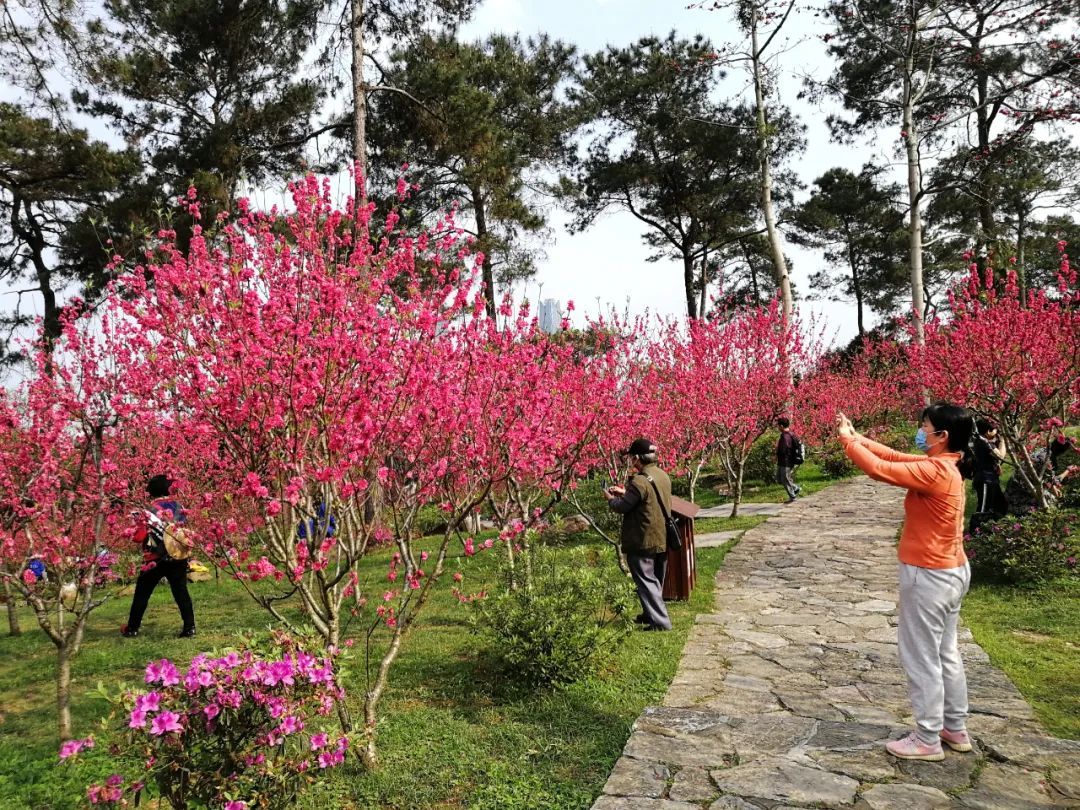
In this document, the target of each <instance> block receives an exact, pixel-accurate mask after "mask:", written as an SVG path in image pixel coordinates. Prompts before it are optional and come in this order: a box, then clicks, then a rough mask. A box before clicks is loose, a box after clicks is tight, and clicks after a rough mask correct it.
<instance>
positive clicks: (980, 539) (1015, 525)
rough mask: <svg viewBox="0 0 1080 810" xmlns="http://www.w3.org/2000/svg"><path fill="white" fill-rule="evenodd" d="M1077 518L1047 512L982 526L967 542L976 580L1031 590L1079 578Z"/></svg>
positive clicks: (1079, 553)
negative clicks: (1004, 583)
mask: <svg viewBox="0 0 1080 810" xmlns="http://www.w3.org/2000/svg"><path fill="white" fill-rule="evenodd" d="M1076 521H1077V516H1076V515H1075V514H1074V513H1072V512H1069V511H1065V510H1057V509H1045V510H1037V511H1035V512H1032V513H1031V514H1030V515H1027V516H1025V517H1023V518H1019V519H1017V518H1013V517H1008V518H1005V519H1002V520H999V521H996V522H994V523H987V524H983V525H982V526H980V527H979V528H978V529H977V530H976V531H975V532H974V533H973V534H970V535H967V536H965V538H964V548H965V551H966V552H967V556H968V559H970V560H971V572H972V576H973V578H974V579H976V580H982V581H987V582H1008V583H1011V584H1014V585H1029V584H1036V583H1040V582H1048V581H1051V580H1054V579H1059V578H1061V577H1064V576H1077V575H1080V567H1078V565H1077V563H1078V561H1080V539H1078V538H1077V537H1076V536H1074V535H1073V531H1074V530H1075V529H1076V525H1075V524H1076Z"/></svg>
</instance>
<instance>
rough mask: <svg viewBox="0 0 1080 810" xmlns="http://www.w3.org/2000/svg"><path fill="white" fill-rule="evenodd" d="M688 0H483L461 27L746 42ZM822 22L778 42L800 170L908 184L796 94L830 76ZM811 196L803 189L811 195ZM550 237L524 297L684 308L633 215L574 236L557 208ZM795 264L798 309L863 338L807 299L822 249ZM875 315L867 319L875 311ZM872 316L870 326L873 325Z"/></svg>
mask: <svg viewBox="0 0 1080 810" xmlns="http://www.w3.org/2000/svg"><path fill="white" fill-rule="evenodd" d="M686 5H687V0H485V2H484V3H483V4H482V5H481V6H480V8H479V10H478V11H477V13H476V15H475V16H474V18H473V20H472V21H471V22H470V23H469V24H468V25H467V26H466V27H465V28H464V29H463V31H462V33H461V37H462V38H463V39H477V38H482V37H484V36H485V35H487V34H489V33H496V32H499V33H519V34H521V35H522V36H528V35H530V34H536V33H539V32H544V33H547V34H549V35H550V36H552V37H554V38H557V39H562V40H564V41H566V42H569V43H572V44H574V45H576V46H577V48H578V50H579V52H593V51H597V50H600V49H602V48H603V47H605V46H607V45H615V46H625V45H628V44H629V43H631V42H633V41H635V40H637V39H639V38H640V37H643V36H648V35H652V34H655V35H658V36H663V35H666V34H667V33H668V32H669V31H671V30H675V31H676V32H678V33H679V34H680V35H683V36H686V37H691V36H693V35H695V34H698V33H700V34H703V35H705V36H706V37H708V38H709V39H710V40H712V42H713V43H714V44H716V45H722V44H723V43H731V42H741V40H742V39H743V37H742V35H741V33H740V31H739V30H738V28H737V27H736V26H735V24H734V22H733V21H732V20H731V18H730V16H729V15H728V14H727V13H726V12H723V11H703V10H691V9H687V8H686ZM816 22H817V21H816V19H815V18H814V17H813V16H812V14H810V13H808V12H806V11H805V10H804V11H803V12H802V13H801V14H799V15H797V16H794V17H792V18H791V19H789V20H788V22H787V24H786V25H785V28H784V32H785V33H787V37H786V39H784V40H783V41H779V40H778V42H777V43H774V47H775V46H776V45H779V47H778V48H777V52H778V65H777V66H778V68H779V71H780V76H781V79H780V83H779V86H778V93H779V100H780V101H781V102H782V103H784V104H786V105H787V106H789V107H791V108H792V109H793V110H794V111H795V112H796V113H797V114H798V115H799V117H800V118H801V119H802V121H803V123H804V124H806V126H807V132H806V137H807V142H808V148H807V151H806V152H805V153H804V154H803V155H802V156H800V157H799V158H798V162H797V165H796V168H797V171H798V173H799V175H800V177H801V179H802V181H803V183H804V184H805V185H806V186H807V187H809V186H810V184H811V183H812V182H813V180H814V179H815V178H817V177H819V176H820V175H822V174H823V173H824V172H825V171H826V170H828V169H830V168H832V167H834V166H843V167H845V168H849V169H852V170H855V171H857V170H858V169H859V168H860V167H861V166H862V165H863V164H864V163H865V162H867V161H868V160H871V159H873V160H875V161H876V162H878V163H879V165H890V166H893V168H894V171H895V172H896V177H895V179H896V180H897V181H901V182H902V181H904V179H905V176H904V174H903V167H902V165H900V164H898V163H897V161H896V158H895V156H894V155H893V153H892V149H891V148H889V147H886V146H884V145H883V143H882V141H883V139H884V135H882V136H880V137H879V138H878V140H877V141H875V142H873V143H868V144H864V145H861V146H855V147H849V146H840V145H837V144H835V143H832V142H831V141H830V138H829V133H828V129H827V128H826V126H825V117H826V115H827V114H828V113H829V112H833V111H834V110H833V109H832V108H830V109H828V110H825V109H822V108H821V107H818V106H814V105H810V104H807V103H806V102H803V101H800V100H799V99H798V98H797V95H798V93H799V90H800V89H801V88H802V79H801V77H802V76H803V75H806V74H811V75H814V76H817V77H819V78H824V77H825V76H827V75H828V74H829V73H831V72H832V65H831V61H830V60H829V58H828V57H827V55H826V53H825V47H824V45H823V43H822V42H821V40H820V39H819V36H820V34H821V33H823V31H824V29H823V28H818V27H817V26H816V25H815V23H816ZM747 90H748V88H747V85H746V79H745V77H744V76H743V74H742V73H741V72H740V70H739V69H738V68H734V69H733V70H732V71H731V74H730V75H729V77H728V79H727V80H726V81H725V83H724V85H723V87H722V90H721V92H722V93H723V94H725V95H730V96H732V97H734V96H735V95H736V94H739V93H741V92H746V91H747ZM808 193H809V190H808V189H807V190H806V191H804V192H803V195H804V197H805V196H806V195H808ZM550 221H551V224H552V226H553V227H552V229H551V234H550V236H551V238H550V240H549V241H548V242H547V244H546V245H545V246H544V250H545V253H546V258H544V259H542V260H540V261H539V262H538V273H537V275H536V276H535V278H534V279H533V280H531V281H530V282H528V283H526V284H524V285H519V286H518V287H517V288H516V293H517V294H518V295H519V296H524V297H528V298H529V299H530V300H532V301H533V302H536V301H537V300H539V299H541V298H554V299H557V300H559V301H560V302H561V303H562V304H563V306H565V305H566V303H567V301H569V300H573V301H574V303H575V306H576V308H577V310H578V311H579V312H580V313H586V314H588V315H591V316H594V315H596V314H597V310H598V308H599V309H600V310H601V311H603V312H607V311H609V310H610V308H611V307H612V306H614V307H615V308H616V309H617V310H618V311H619V312H622V311H624V310H625V309H627V308H628V309H629V310H630V312H631V313H632V314H638V313H641V312H644V311H645V310H648V311H650V312H652V313H655V314H658V315H661V316H666V315H676V316H678V315H681V314H683V313H684V312H685V297H684V293H683V286H682V267H681V264H678V263H676V262H674V261H661V262H657V263H648V262H647V261H646V258H647V257H648V255H649V250H648V248H647V247H646V246H645V245H644V243H643V242H642V240H641V234H642V233H643V228H644V227H645V226H644V225H642V224H641V223H640V222H638V220H636V219H635V218H634V217H633V216H632V215H631V214H629V213H625V212H617V213H616V212H613V213H611V214H608V215H606V216H605V217H604V218H602V219H601V220H599V221H598V222H597V223H596V224H595V225H593V226H592V227H591V228H590V229H589V230H587V231H586V232H584V233H582V234H575V235H571V234H569V233H568V232H567V230H566V227H565V223H566V222H567V216H566V215H565V213H563V212H561V211H558V210H553V211H552V215H551V218H550ZM785 253H786V254H787V255H789V256H790V257H791V258H792V260H793V265H794V267H793V271H792V278H793V280H794V282H795V285H796V294H797V295H799V294H800V293H801V295H802V296H804V297H803V298H802V300H800V301H797V305H798V306H799V308H800V310H801V311H802V312H803V314H804V315H806V314H807V312H809V313H810V314H812V315H813V316H814V317H815V318H817V319H819V321H818V322H819V323H820V322H821V319H824V322H825V324H826V334H827V335H828V336H830V337H831V338H832V339H833V340H835V341H836V342H837V343H841V344H842V343H846V342H847V341H849V340H850V339H851V338H852V337H854V336H855V335H856V334H857V333H858V329H857V326H856V319H855V307H854V304H845V303H831V302H825V301H807V300H805V295H807V294H808V293H809V292H810V290H809V285H808V279H809V277H810V275H811V273H812V272H814V271H815V270H816V269H818V268H819V267H820V265H821V263H822V262H823V261H824V259H823V257H822V256H821V254H820V253H818V252H816V251H812V250H802V249H800V248H798V247H796V246H794V245H790V244H785ZM868 314H869V313H868ZM873 322H874V321H873V318H872V316H871V317H870V319H869V325H871V326H872V325H873Z"/></svg>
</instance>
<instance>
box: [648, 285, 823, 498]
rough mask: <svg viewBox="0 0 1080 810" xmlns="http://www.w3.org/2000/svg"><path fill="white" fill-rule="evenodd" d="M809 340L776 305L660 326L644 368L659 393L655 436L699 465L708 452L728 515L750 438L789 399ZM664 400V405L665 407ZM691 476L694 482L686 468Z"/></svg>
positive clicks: (738, 491)
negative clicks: (720, 477) (720, 472)
mask: <svg viewBox="0 0 1080 810" xmlns="http://www.w3.org/2000/svg"><path fill="white" fill-rule="evenodd" d="M812 343H813V342H812V341H810V340H809V339H808V338H807V337H806V336H804V334H803V330H802V329H801V328H800V326H799V325H798V324H797V323H790V324H788V323H786V322H785V321H784V319H783V318H781V317H780V304H779V303H778V302H773V304H771V305H770V306H767V307H758V308H752V309H744V310H735V311H732V312H728V313H723V314H722V317H717V318H714V319H712V320H709V321H703V322H698V321H695V322H693V323H689V324H688V325H687V326H686V328H685V332H684V331H683V327H682V326H681V325H679V324H671V325H669V326H668V328H667V330H666V331H665V333H664V335H663V337H662V338H661V340H660V341H658V342H657V344H656V349H655V353H654V357H653V369H651V370H650V373H651V374H655V375H658V378H659V380H660V381H664V382H665V383H666V384H664V385H663V386H661V384H660V383H659V382H658V383H657V384H656V385H654V386H653V388H654V389H655V390H657V391H661V392H662V393H663V399H664V400H665V401H666V402H665V403H658V404H657V410H656V412H657V414H658V418H659V419H660V420H661V424H662V425H663V427H662V428H661V430H660V433H661V435H663V436H666V437H670V438H671V439H672V441H673V442H674V443H675V444H676V446H678V447H679V452H680V453H682V454H684V455H685V456H686V457H688V458H696V459H697V460H696V461H693V462H690V464H691V465H692V466H690V467H689V469H691V470H694V469H698V470H699V469H700V466H701V464H702V462H703V461H704V459H706V458H708V457H710V456H715V457H717V458H718V459H719V460H720V462H721V464H722V465H723V467H724V471H725V472H726V474H727V477H728V482H729V485H730V489H731V492H732V509H731V516H732V517H735V516H736V515H738V511H739V504H740V503H741V502H742V486H743V470H744V468H745V465H746V460H747V458H748V457H749V455H750V450H751V449H752V447H753V444H754V441H755V440H756V439H758V438H759V437H760V436H761V435H763V434H764V433H765V431H767V430H768V429H769V428H770V427H771V426H772V424H773V423H774V421H775V419H776V417H777V416H779V415H781V414H783V413H784V412H785V411H786V410H787V408H788V407H789V404H790V402H791V400H792V397H793V394H794V389H793V385H792V373H793V372H797V371H799V370H801V369H804V368H806V367H807V366H808V363H809V359H810V357H811V346H812ZM665 405H666V407H665ZM691 476H692V477H691V483H692V484H693V482H694V480H695V479H694V477H693V473H691Z"/></svg>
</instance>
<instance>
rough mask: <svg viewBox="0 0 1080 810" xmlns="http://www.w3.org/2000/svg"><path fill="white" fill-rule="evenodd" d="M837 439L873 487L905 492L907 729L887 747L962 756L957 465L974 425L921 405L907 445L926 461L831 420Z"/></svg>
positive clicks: (960, 483)
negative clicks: (910, 719) (911, 724)
mask: <svg viewBox="0 0 1080 810" xmlns="http://www.w3.org/2000/svg"><path fill="white" fill-rule="evenodd" d="M836 421H837V432H838V434H839V436H840V442H841V443H842V444H843V445H844V451H845V452H846V453H847V455H848V458H850V459H851V460H852V461H853V462H854V463H855V465H856V466H858V467H859V468H860V469H861V470H862V471H863V472H865V473H866V474H867V475H869V476H870V477H871V478H873V479H874V480H876V481H884V482H885V483H888V484H893V485H895V486H898V487H904V488H905V489H906V490H907V491H908V493H907V497H906V498H905V499H904V529H903V532H902V533H901V535H900V546H899V549H898V550H897V557H898V558H899V561H900V564H899V577H900V610H899V617H898V624H897V634H898V642H899V651H900V663H901V665H902V666H903V668H904V673H905V674H906V676H907V682H908V694H909V696H910V698H911V709H912V713H913V714H914V716H915V723H916V729H915V731H913V732H912V733H910V734H908V735H907V736H906V737H904V738H902V739H900V740H894V741H892V742H889V743H887V744H886V746H885V747H886V749H887V750H888V751H889V753H890V754H892V755H893V756H895V757H898V758H900V759H917V760H927V761H931V762H936V761H939V760H942V759H944V758H945V754H944V752H943V751H942V748H941V744H942V742H944V743H945V744H946V745H948V746H949V747H950V748H952V749H953V750H954V751H970V750H971V740H970V738H969V737H968V733H967V730H966V723H967V716H968V701H967V678H966V676H965V674H964V664H963V661H962V660H961V658H960V651H959V648H958V646H957V641H956V628H957V622H958V620H959V617H960V603H961V601H962V600H963V598H964V594H966V593H967V590H968V586H969V584H970V583H971V569H970V567H969V566H968V561H967V556H966V555H965V554H964V496H965V487H964V480H963V477H962V476H961V474H960V470H959V467H958V465H959V463H960V461H961V459H962V458H963V456H964V454H965V453H967V452H968V449H967V448H968V443H969V441H970V440H971V432H972V429H973V427H974V419H973V416H972V413H971V411H969V410H968V409H967V408H962V407H960V406H958V405H952V404H949V403H947V402H939V403H937V404H934V405H931V406H930V407H928V408H926V410H924V411H923V414H922V420H921V421H922V426H921V427H920V428H919V431H918V433H917V434H916V435H915V444H916V446H917V447H919V449H921V450H924V451H925V452H926V455H924V456H921V455H912V454H909V453H899V452H897V451H896V450H893V449H891V448H889V447H886V446H885V445H883V444H878V443H877V442H874V441H871V440H870V439H867V438H866V437H865V436H861V435H860V434H859V433H857V432H856V431H855V429H854V428H853V427H852V425H851V421H850V420H849V419H848V418H847V417H846V416H844V415H843V414H837V420H836Z"/></svg>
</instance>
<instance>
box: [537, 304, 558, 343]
mask: <svg viewBox="0 0 1080 810" xmlns="http://www.w3.org/2000/svg"><path fill="white" fill-rule="evenodd" d="M561 327H562V311H561V308H560V307H559V302H558V301H556V300H555V299H554V298H545V299H544V300H543V301H541V302H540V331H541V332H546V333H547V334H549V335H551V334H554V333H555V332H558V331H559V329H560V328H561Z"/></svg>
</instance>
